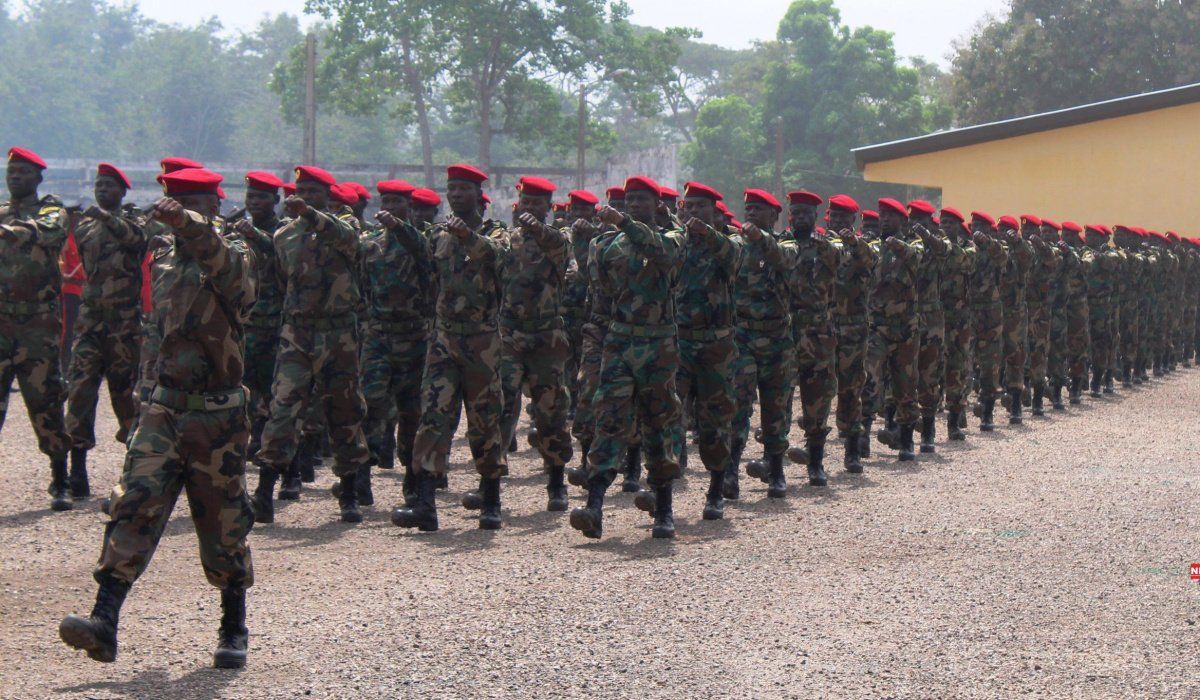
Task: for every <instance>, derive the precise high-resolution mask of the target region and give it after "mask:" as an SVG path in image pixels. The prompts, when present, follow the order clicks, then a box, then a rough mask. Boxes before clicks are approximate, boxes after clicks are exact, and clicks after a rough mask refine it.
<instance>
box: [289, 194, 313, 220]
mask: <svg viewBox="0 0 1200 700" xmlns="http://www.w3.org/2000/svg"><path fill="white" fill-rule="evenodd" d="M283 208H284V209H285V210H286V211H287V213H288V216H290V217H292V218H293V219H299V218H300V217H302V216H305V215H307V214H308V212H309V209H310V207H309V206H308V202H305V201H304V200H303V199H301V198H299V197H297V196H296V195H294V194H293V195H291V196H289V197H288V198H287V199H285V200H283Z"/></svg>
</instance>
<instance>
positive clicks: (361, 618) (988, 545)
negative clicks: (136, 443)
mask: <svg viewBox="0 0 1200 700" xmlns="http://www.w3.org/2000/svg"><path fill="white" fill-rule="evenodd" d="M105 402H106V397H102V399H101V404H102V407H103V406H104V404H105ZM1197 406H1200V370H1196V369H1184V370H1180V371H1178V372H1176V373H1174V374H1173V375H1171V376H1170V377H1168V378H1166V379H1161V380H1159V379H1156V380H1154V381H1152V382H1151V383H1150V385H1148V386H1143V387H1138V388H1137V389H1134V390H1129V391H1124V392H1121V393H1120V394H1119V395H1117V396H1115V397H1108V398H1105V399H1103V400H1086V401H1085V404H1084V405H1083V406H1080V407H1073V408H1072V409H1071V410H1070V411H1069V412H1067V413H1059V412H1049V415H1048V417H1047V418H1027V419H1026V425H1024V426H1021V427H1008V426H1007V425H1003V426H1002V427H1000V428H999V429H998V430H997V432H995V433H993V434H991V435H981V434H980V433H978V432H977V431H976V430H975V423H976V421H975V420H974V419H972V430H971V433H970V437H969V440H968V441H967V442H966V443H965V444H964V443H956V444H953V445H951V444H947V443H945V442H944V441H943V440H942V438H941V436H939V442H938V453H937V454H936V455H921V456H920V459H919V461H918V462H916V463H915V464H912V463H910V464H900V463H898V462H896V461H895V457H894V453H892V454H888V453H887V452H886V451H879V450H876V452H875V453H874V456H873V457H872V458H871V459H870V460H868V461H867V469H866V473H865V474H864V475H862V476H859V477H852V476H850V475H848V474H846V473H844V472H843V471H842V470H841V469H840V464H841V452H840V446H838V447H834V448H833V449H832V452H833V454H832V455H831V456H830V458H829V461H828V463H829V464H830V465H839V466H837V467H836V468H834V469H832V470H831V473H832V475H833V476H832V478H831V480H830V486H829V487H828V488H825V489H814V488H810V487H808V486H807V485H804V482H803V481H802V480H801V478H800V475H801V473H802V468H799V467H789V479H790V483H791V488H790V490H789V493H788V497H787V499H786V500H783V501H771V500H768V499H767V498H766V489H765V486H763V485H761V484H759V483H758V482H754V483H753V484H750V485H749V486H748V487H747V488H744V489H743V494H742V500H741V501H740V502H737V503H731V504H730V505H729V506H728V508H727V511H726V512H727V515H726V518H727V519H726V520H724V521H722V522H703V521H701V519H700V511H701V508H702V504H703V486H702V482H704V481H705V479H704V477H703V475H701V474H697V473H695V472H693V473H692V474H691V475H690V476H689V479H688V480H687V481H686V482H685V483H684V484H683V485H682V493H681V496H680V497H679V498H678V499H677V501H676V514H677V522H678V525H679V536H678V539H677V540H675V541H673V542H672V541H661V540H651V539H650V524H651V523H650V519H649V518H648V517H647V516H646V515H645V514H644V513H641V512H640V511H637V510H636V509H635V508H634V507H633V505H632V500H631V497H630V496H629V495H627V494H620V493H613V495H612V496H611V497H610V498H609V501H608V503H607V504H606V508H605V517H606V520H605V537H604V539H603V540H601V541H599V542H593V541H590V540H585V539H584V538H583V537H581V536H580V535H579V533H578V532H576V531H574V530H572V529H571V528H570V527H569V526H568V524H567V519H566V514H565V513H548V512H545V510H544V508H545V490H544V486H543V477H542V476H541V475H540V470H539V469H538V464H537V461H536V453H535V452H534V451H533V450H531V449H528V448H527V447H526V446H525V444H524V440H522V450H521V451H520V452H519V453H518V454H516V455H514V459H513V460H512V473H513V477H512V478H510V479H509V480H508V481H507V482H506V485H505V491H504V516H505V521H504V529H503V530H501V531H500V532H497V533H488V532H483V531H480V530H477V529H476V522H475V519H474V517H473V514H471V513H468V512H466V511H464V510H462V509H461V507H459V505H458V499H459V497H460V495H461V493H462V491H463V490H464V489H466V488H468V487H469V486H470V485H472V484H473V483H474V477H473V475H472V474H471V473H469V472H468V471H467V470H465V469H464V468H462V465H463V464H465V463H466V455H467V450H466V446H465V442H464V441H463V440H462V439H461V438H460V440H458V441H457V442H456V444H455V450H454V460H453V461H454V463H455V465H456V468H457V471H455V472H454V473H453V474H452V476H451V482H450V483H451V490H450V492H448V493H442V494H440V496H439V506H440V508H441V517H442V531H441V532H438V533H435V534H417V533H415V532H410V531H404V530H400V529H398V528H395V527H393V526H392V525H391V523H390V521H389V513H390V510H391V509H392V508H393V507H394V506H395V505H396V504H397V503H398V502H399V501H400V497H401V494H400V480H399V474H393V473H384V474H383V475H382V476H381V477H378V478H377V479H376V501H377V505H376V506H375V507H374V508H372V509H367V510H368V513H367V518H366V521H365V522H364V523H363V524H361V525H359V526H357V527H356V526H350V525H345V524H343V523H340V522H337V509H336V505H335V502H334V500H333V499H332V498H331V497H330V496H329V494H328V487H329V485H330V484H331V483H332V480H333V479H332V476H331V474H330V472H329V471H328V469H327V468H326V469H324V470H322V471H321V473H320V474H319V478H318V483H317V484H316V486H317V488H309V489H306V491H305V493H304V496H303V498H302V500H301V501H299V502H295V503H291V504H282V508H281V510H280V511H278V512H277V515H276V522H275V524H273V525H260V526H256V527H255V529H254V532H253V534H252V535H251V546H252V548H253V552H254V565H255V569H256V576H257V583H256V585H255V586H254V587H253V588H252V589H251V590H250V593H249V596H248V605H249V615H248V620H247V622H248V626H249V628H250V635H251V636H250V660H249V663H248V665H247V668H246V669H245V670H243V671H240V672H235V671H216V670H213V669H212V668H210V666H211V657H210V654H211V652H212V650H213V648H214V646H215V643H216V631H217V623H218V620H219V617H220V607H219V595H218V592H217V590H216V589H213V588H211V587H209V586H208V584H207V583H206V582H205V581H204V578H203V575H202V573H201V569H200V564H199V561H198V558H197V555H196V539H195V535H194V534H193V531H192V525H191V522H190V520H189V517H188V506H187V503H186V499H183V500H181V502H180V503H179V505H178V507H177V509H176V511H175V513H174V516H173V518H172V520H171V522H170V524H169V525H168V527H167V532H166V535H165V537H164V539H163V542H162V545H161V547H160V548H159V550H158V552H157V554H156V555H155V557H154V560H153V561H152V562H151V564H150V568H149V570H148V571H147V573H146V575H145V576H144V577H143V578H142V579H141V580H140V581H138V583H137V584H136V585H135V586H134V587H133V591H132V593H131V594H130V596H129V599H128V601H127V603H126V605H125V607H124V609H123V610H122V613H121V628H120V644H121V648H120V656H119V657H118V659H117V662H116V663H115V664H98V663H95V662H92V661H89V660H88V659H87V658H86V657H85V655H84V654H82V653H79V652H76V651H73V650H71V649H68V648H67V647H66V646H64V645H63V644H62V643H61V642H60V641H59V639H58V633H57V626H58V623H59V620H60V619H62V617H63V616H64V615H66V614H68V613H71V612H78V613H84V614H86V613H87V612H88V611H89V610H90V609H91V604H92V602H93V597H94V594H95V585H94V583H93V581H92V578H91V568H92V566H93V564H94V563H95V559H96V556H97V554H98V552H99V548H100V541H101V534H102V531H103V528H104V517H103V516H102V515H101V513H100V511H99V508H100V498H98V497H94V498H92V499H91V500H90V501H87V502H86V503H83V504H77V507H76V509H75V510H74V511H72V512H69V513H65V514H52V513H51V511H50V510H49V507H48V505H49V499H48V497H47V496H46V491H45V489H46V485H47V483H48V479H49V473H48V468H47V467H46V462H45V459H44V458H43V457H42V455H40V454H38V452H37V450H36V447H35V442H34V439H33V436H32V433H31V430H30V428H29V424H28V420H27V418H26V416H25V413H24V409H23V406H22V405H21V404H20V401H19V399H16V398H15V397H14V400H13V405H12V406H11V407H10V410H9V414H8V424H7V425H6V426H5V428H4V433H3V450H2V453H0V472H2V473H3V475H4V480H5V484H6V488H4V489H3V491H2V492H0V546H2V553H0V557H2V559H0V624H2V630H3V632H2V637H0V669H2V670H0V673H2V674H3V680H2V682H0V697H3V698H22V699H25V698H298V697H313V698H395V697H414V698H415V697H430V698H477V697H504V698H528V697H591V698H606V697H631V698H651V697H664V698H667V697H669V698H759V697H761V698H770V697H805V698H810V697H837V696H846V697H871V698H888V697H899V698H912V697H920V698H951V697H1014V696H1017V695H1033V696H1038V697H1094V698H1114V697H1137V698H1148V697H1156V698H1157V697H1179V698H1184V697H1190V698H1194V697H1197V695H1198V694H1200V675H1197V672H1196V649H1197V648H1200V645H1198V642H1200V639H1198V636H1200V627H1198V626H1197V619H1198V618H1200V586H1198V585H1197V582H1196V581H1192V580H1189V575H1188V565H1189V563H1190V562H1193V561H1200V541H1198V538H1197V533H1198V532H1200V511H1198V510H1197V508H1196V502H1197V492H1198V486H1200V473H1198V470H1200V434H1198V431H1197V429H1196V423H1195V415H1196V407H1197ZM1001 415H1003V414H1002V413H999V414H998V417H1000V416H1001ZM998 422H1000V421H998ZM939 427H940V426H939ZM114 430H115V422H114V420H113V418H112V415H111V412H109V411H108V410H107V408H106V407H105V408H102V417H101V424H100V425H99V426H98V429H97V434H107V435H112V434H113V432H114ZM798 432H799V431H798V430H796V431H793V439H795V438H796V437H797V436H798ZM943 432H944V430H943ZM831 444H832V443H831ZM748 453H750V454H748V456H751V457H752V456H756V454H757V448H756V446H752V447H751V448H750V449H749V450H748ZM121 459H122V451H121V449H120V446H119V445H117V444H116V443H113V442H111V441H110V442H107V443H105V444H103V445H102V446H101V447H100V448H98V449H97V450H96V451H95V452H94V453H93V459H92V463H93V464H94V465H95V467H94V477H93V479H94V480H93V488H94V490H96V491H97V492H98V493H101V494H103V493H105V492H106V491H107V489H108V487H109V486H110V485H111V484H112V483H113V481H114V480H115V479H116V478H117V475H118V472H119V468H120V463H121ZM256 480H257V476H256V475H255V474H251V476H250V482H251V486H253V484H254V483H255V481H256ZM613 491H614V492H619V489H613ZM580 500H581V494H580V493H579V492H578V491H577V490H573V493H572V501H573V504H578V502H579V501H580Z"/></svg>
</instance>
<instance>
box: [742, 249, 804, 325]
mask: <svg viewBox="0 0 1200 700" xmlns="http://www.w3.org/2000/svg"><path fill="white" fill-rule="evenodd" d="M738 238H739V240H740V243H741V247H742V263H741V265H740V266H738V274H737V280H736V281H735V282H734V285H733V303H734V308H735V311H736V313H737V319H738V320H739V321H751V322H761V321H782V320H784V319H787V318H788V317H789V316H790V315H791V312H792V299H791V295H790V294H789V293H788V277H789V276H790V275H789V273H790V271H791V269H792V262H791V260H789V259H788V257H787V255H786V254H785V253H784V251H783V247H782V246H781V245H780V244H779V241H777V240H776V239H775V237H774V236H773V235H771V233H769V232H766V231H764V232H763V235H762V237H761V238H760V239H759V240H757V241H751V240H750V239H748V238H746V237H745V236H743V235H742V234H740V233H739V234H738Z"/></svg>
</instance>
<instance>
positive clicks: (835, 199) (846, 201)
mask: <svg viewBox="0 0 1200 700" xmlns="http://www.w3.org/2000/svg"><path fill="white" fill-rule="evenodd" d="M829 208H830V209H839V210H841V211H847V212H850V213H851V214H857V213H858V209H859V207H858V202H856V201H854V198H853V197H851V196H850V195H848V194H835V195H833V196H832V197H830V198H829Z"/></svg>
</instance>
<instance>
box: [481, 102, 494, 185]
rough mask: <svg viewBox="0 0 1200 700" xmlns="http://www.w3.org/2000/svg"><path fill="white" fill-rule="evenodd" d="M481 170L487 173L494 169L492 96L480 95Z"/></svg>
mask: <svg viewBox="0 0 1200 700" xmlns="http://www.w3.org/2000/svg"><path fill="white" fill-rule="evenodd" d="M479 168H480V169H482V170H483V172H485V173H490V172H491V169H492V95H491V93H490V92H487V91H484V92H481V93H480V95H479Z"/></svg>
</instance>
